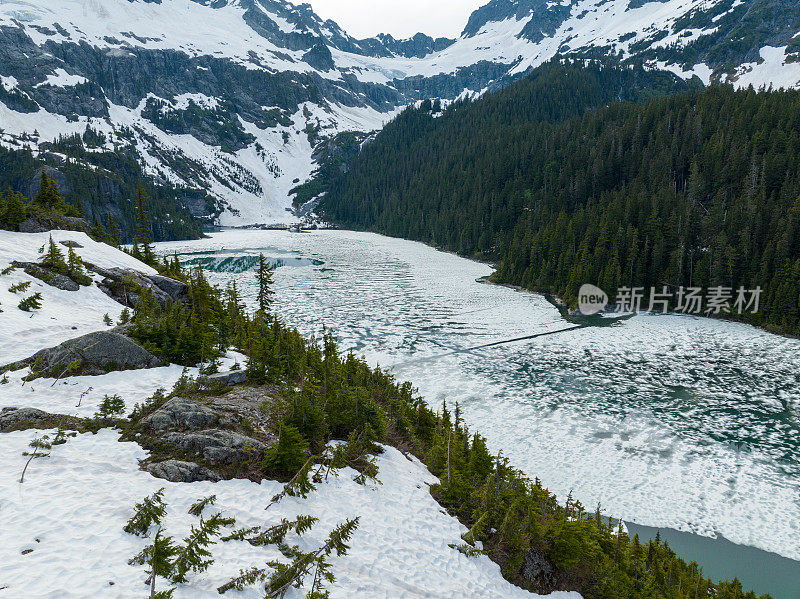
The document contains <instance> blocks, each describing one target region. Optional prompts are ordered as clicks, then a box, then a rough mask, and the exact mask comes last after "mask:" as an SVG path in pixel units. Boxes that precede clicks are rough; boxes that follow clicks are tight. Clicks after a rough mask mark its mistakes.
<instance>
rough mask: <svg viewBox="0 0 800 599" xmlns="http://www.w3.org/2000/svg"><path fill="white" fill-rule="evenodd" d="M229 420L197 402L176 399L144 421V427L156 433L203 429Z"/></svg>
mask: <svg viewBox="0 0 800 599" xmlns="http://www.w3.org/2000/svg"><path fill="white" fill-rule="evenodd" d="M228 422H229V419H227V418H225V417H224V415H221V414H220V413H219V412H216V411H214V410H212V409H211V408H209V407H208V406H205V405H203V404H200V403H198V402H196V401H191V400H189V399H184V398H183V397H174V398H172V399H170V400H169V401H168V402H167V403H165V404H164V405H163V406H161V407H160V408H159V409H158V410H156V411H155V412H153V413H152V414H150V415H149V416H147V417H146V418H144V419H143V420H142V425H143V426H145V427H147V428H149V429H151V430H154V431H166V430H171V429H175V428H182V429H194V430H196V429H201V428H210V427H212V426H214V425H215V424H223V425H224V424H226V423H228Z"/></svg>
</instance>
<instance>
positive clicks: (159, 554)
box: [128, 528, 179, 599]
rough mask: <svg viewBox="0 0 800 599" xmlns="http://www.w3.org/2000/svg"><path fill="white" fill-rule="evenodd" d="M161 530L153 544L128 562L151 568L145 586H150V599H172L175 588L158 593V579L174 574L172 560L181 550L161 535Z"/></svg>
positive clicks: (169, 538) (168, 537)
mask: <svg viewBox="0 0 800 599" xmlns="http://www.w3.org/2000/svg"><path fill="white" fill-rule="evenodd" d="M161 533H162V531H161V528H159V529H158V530H157V531H156V535H155V537H154V538H153V542H152V543H151V544H150V545H148V546H147V547H145V548H144V549H142V551H141V552H140V553H138V554H137V555H135V556H133V557H132V558H131V560H130V561H129V562H128V563H129V564H130V565H132V566H133V565H139V566H143V565H147V566H149V570H148V577H147V579H146V580H145V584H147V585H149V586H150V599H170V598H171V597H172V594H173V593H174V592H175V588H174V587H173V588H171V589H166V590H163V591H159V592H156V577H157V576H163V577H165V578H166V577H169V575H170V573H171V572H172V559H173V558H174V557H175V555H177V553H178V551H179V549H178V547H176V546H175V544H174V543H173V542H172V537H170V536H164V535H162V534H161Z"/></svg>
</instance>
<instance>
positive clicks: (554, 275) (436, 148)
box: [323, 65, 800, 333]
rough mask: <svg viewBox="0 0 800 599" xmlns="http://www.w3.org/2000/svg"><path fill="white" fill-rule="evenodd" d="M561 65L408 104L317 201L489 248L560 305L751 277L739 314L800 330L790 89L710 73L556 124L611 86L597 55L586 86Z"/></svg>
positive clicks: (332, 211)
mask: <svg viewBox="0 0 800 599" xmlns="http://www.w3.org/2000/svg"><path fill="white" fill-rule="evenodd" d="M549 68H550V69H553V70H554V72H557V70H558V67H556V66H554V65H551V66H550V67H549ZM564 69H565V77H559V78H557V82H553V83H551V84H549V85H543V86H541V88H540V89H538V90H537V85H536V82H535V81H526V82H522V83H520V84H517V85H515V86H511V87H509V88H507V89H506V90H504V91H501V92H499V93H497V94H496V95H493V96H490V97H487V98H485V99H482V100H481V101H478V102H474V103H462V104H457V105H454V106H452V107H450V108H448V109H447V110H445V111H444V112H443V114H441V115H437V114H432V110H431V106H430V105H423V106H422V107H420V108H418V109H413V110H407V111H406V112H404V113H403V114H402V115H400V117H399V118H398V119H396V120H395V121H394V122H393V123H391V124H390V125H389V126H387V127H386V128H385V129H384V130H383V131H382V132H381V133H380V134H379V135H378V136H377V138H376V139H375V140H374V141H373V142H372V143H370V144H369V145H367V146H366V147H365V148H364V150H363V151H362V152H361V154H360V155H359V156H358V158H357V159H356V160H354V161H353V163H352V164H351V168H350V170H349V172H348V173H347V174H346V175H343V176H342V177H340V178H338V179H337V180H336V181H335V182H333V183H332V185H331V189H330V192H329V194H328V195H327V197H326V198H325V201H324V204H323V210H324V212H325V214H326V215H327V216H328V217H329V218H331V219H332V220H334V221H336V222H339V223H341V224H344V225H347V226H352V227H357V228H364V229H371V230H375V231H379V232H382V233H386V234H389V235H396V236H401V237H407V238H411V239H417V240H420V241H424V242H427V243H431V244H434V245H437V246H441V247H443V248H447V249H449V250H454V251H457V252H459V253H462V254H465V255H469V256H476V257H479V258H483V259H489V260H497V261H498V262H499V269H498V271H497V273H496V275H495V279H496V280H497V281H499V282H505V283H514V284H519V285H522V286H524V287H526V288H528V289H532V290H542V291H548V292H553V293H556V294H557V295H559V296H561V297H563V298H564V299H565V300H567V301H568V302H571V303H574V302H575V300H576V295H577V291H578V288H579V287H580V285H581V284H583V283H594V284H599V286H600V287H602V288H603V289H605V290H606V291H607V292H608V293H609V294H610V295H611V296H612V297H613V295H614V293H615V291H616V290H617V289H618V288H619V287H620V286H623V285H628V286H639V287H644V288H646V289H649V288H650V287H651V286H655V287H658V288H659V290H660V289H661V287H662V286H664V285H667V286H668V287H669V288H670V290H671V291H675V290H676V289H677V288H678V287H679V286H685V287H690V286H695V287H706V288H709V287H714V286H720V285H721V286H725V287H731V288H732V289H734V290H736V289H737V288H739V287H740V286H743V287H745V288H747V289H753V288H755V287H757V286H761V287H762V288H763V289H764V293H763V295H762V297H761V306H760V312H759V314H757V315H755V316H753V315H743V316H741V318H746V319H748V320H750V321H751V322H753V323H755V324H759V325H763V326H766V327H768V328H770V329H773V330H778V331H781V332H785V333H798V332H800V311H799V310H798V297H800V278H799V276H800V239H798V234H799V233H800V199H799V196H800V172H799V170H798V162H797V159H796V157H797V155H798V152H799V151H800V93H798V92H797V91H777V92H775V91H760V92H757V91H753V90H752V89H750V90H740V91H735V90H734V89H732V88H730V87H725V86H711V87H709V88H706V89H702V90H699V89H698V90H694V91H689V92H682V93H679V94H677V95H671V96H666V97H660V98H652V99H650V100H648V101H646V102H644V103H632V102H616V103H613V104H611V105H609V106H606V107H604V108H601V109H599V110H596V111H586V112H584V114H583V115H581V116H578V117H575V118H572V119H568V120H563V121H561V122H558V121H557V119H558V118H559V116H569V114H570V112H572V113H573V114H574V113H575V112H580V109H581V105H583V106H592V102H595V103H599V102H600V101H601V100H602V99H603V96H602V93H600V95H597V94H598V91H599V90H605V93H607V92H608V90H609V89H615V88H612V87H611V86H610V83H609V81H608V80H607V79H606V74H607V73H608V71H604V73H602V74H596V75H595V76H596V77H598V78H600V81H599V83H598V85H599V88H598V89H595V88H593V87H592V86H589V87H588V88H587V87H585V83H586V79H587V77H589V76H588V75H586V74H578V73H577V71H576V67H564ZM590 72H591V71H590ZM611 72H612V73H613V71H611ZM589 80H590V81H591V78H589ZM570 82H573V83H574V84H575V85H574V86H572V85H570ZM615 91H616V89H615ZM643 95H645V94H644V93H642V92H640V93H638V94H633V95H631V94H628V95H627V97H626V96H625V95H622V96H621V97H622V98H623V99H636V98H637V97H639V98H641V97H642V96H643ZM614 99H616V98H614ZM434 117H438V118H434ZM731 316H735V317H739V316H738V315H731Z"/></svg>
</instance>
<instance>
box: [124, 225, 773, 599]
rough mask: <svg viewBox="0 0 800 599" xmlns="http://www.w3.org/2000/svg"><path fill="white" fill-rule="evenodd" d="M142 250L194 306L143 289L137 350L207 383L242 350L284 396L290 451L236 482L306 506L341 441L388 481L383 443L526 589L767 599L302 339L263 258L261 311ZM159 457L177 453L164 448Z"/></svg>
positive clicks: (153, 405) (610, 597)
mask: <svg viewBox="0 0 800 599" xmlns="http://www.w3.org/2000/svg"><path fill="white" fill-rule="evenodd" d="M131 251H132V253H134V254H135V255H136V256H138V257H140V258H141V259H143V260H145V261H147V262H148V263H150V264H152V265H153V266H155V267H157V268H158V269H159V271H160V272H161V273H162V274H165V275H169V276H172V277H176V278H179V279H181V280H183V281H185V282H186V283H187V284H188V286H189V292H188V298H189V300H188V303H186V304H183V303H180V302H174V303H172V302H170V303H168V304H167V305H166V306H163V307H162V306H160V305H159V303H158V302H156V301H155V299H154V298H153V295H152V291H151V290H150V291H148V290H149V288H143V289H141V290H140V291H141V296H140V300H139V302H138V303H137V305H136V306H135V308H134V310H133V313H132V314H130V313H129V312H128V311H127V310H126V311H125V313H124V318H123V320H124V321H125V322H126V323H128V324H130V330H129V334H130V335H131V336H132V337H133V338H134V339H136V340H137V341H139V342H140V343H141V344H142V345H143V346H144V347H146V348H148V349H149V350H151V351H153V352H155V353H156V354H158V355H159V356H160V357H161V358H162V359H164V360H165V361H170V362H177V363H180V364H185V365H194V364H196V363H198V362H201V361H202V362H204V366H203V369H202V371H203V372H206V373H208V372H213V371H214V368H213V367H214V365H215V362H214V360H215V358H217V357H219V356H220V355H222V353H224V352H225V351H226V350H227V349H229V348H235V349H237V350H239V351H240V352H242V353H244V354H246V356H247V363H246V368H245V371H246V373H247V379H248V384H251V385H262V384H267V385H269V386H270V387H269V388H270V392H269V395H270V396H271V398H270V400H269V401H268V402H266V403H265V405H266V406H268V409H269V411H270V413H272V414H274V415H275V416H276V417H275V418H274V423H273V425H274V432H275V434H276V435H277V439H278V441H277V444H276V446H275V448H274V449H272V450H270V451H269V452H268V453H267V455H266V456H265V457H264V459H263V460H261V461H259V462H255V463H250V462H248V463H247V464H245V468H246V470H245V471H242V472H238V473H231V475H236V476H246V477H249V478H252V479H254V480H261V478H263V477H270V478H278V479H280V480H289V481H290V483H289V484H290V485H292V486H294V487H297V488H303V489H304V491H303V493H304V494H305V493H307V492H310V490H312V489H313V483H314V480H315V476H314V474H313V473H314V471H319V469H320V467H321V466H320V464H322V465H324V464H325V459H326V458H325V454H326V447H327V446H328V442H329V441H331V440H333V439H340V440H345V441H346V444H345V445H343V446H342V447H343V449H342V450H341V451H337V454H336V455H335V457H334V458H333V459H334V462H336V463H337V464H338V466H337V467H341V466H344V465H349V466H351V467H353V468H355V469H357V470H359V471H360V472H361V473H362V474H363V476H364V477H367V478H375V477H377V478H378V479H380V476H381V475H380V472H378V471H376V468H375V466H374V464H373V462H372V458H371V455H373V454H375V453H377V452H380V451H381V448H380V445H379V444H390V445H393V446H395V447H397V448H399V449H400V450H402V451H406V452H409V453H411V454H413V455H416V456H417V457H419V458H420V459H421V460H423V461H424V462H425V464H427V466H428V468H429V469H430V470H431V472H433V473H434V474H435V475H436V476H437V477H439V478H440V482H439V484H437V485H434V486H432V487H431V493H432V494H433V496H434V497H435V498H436V499H437V501H439V503H440V504H441V505H442V506H444V507H445V508H446V509H447V510H448V511H449V512H450V513H451V514H453V515H454V516H456V517H458V518H459V519H460V520H461V521H462V522H463V523H464V524H465V525H466V526H467V527H468V528H469V529H470V530H469V532H468V533H466V534H465V535H464V536H463V541H464V542H463V543H462V544H459V545H453V546H452V549H453V551H461V552H462V553H464V554H465V555H467V556H472V557H474V556H476V555H481V554H483V553H484V552H485V553H487V554H488V555H489V556H490V557H491V558H492V559H493V560H494V561H496V562H497V563H498V564H500V566H501V568H502V572H503V575H504V576H505V577H506V578H507V579H508V580H510V581H512V582H514V583H516V584H518V585H520V586H522V587H524V588H527V589H530V590H533V591H539V592H549V591H551V590H554V589H564V590H578V591H580V592H581V593H582V594H583V596H584V597H586V598H587V599H600V598H607V599H634V598H651V597H653V598H654V597H672V598H675V599H691V598H694V599H696V598H697V597H715V598H717V599H755V597H756V595H755V594H754V593H753V592H745V591H744V590H743V589H742V585H741V583H740V582H739V581H737V580H734V581H732V582H719V583H714V582H712V581H711V580H709V579H708V578H706V577H704V576H703V571H702V568H701V567H700V566H699V565H698V564H696V563H694V562H692V563H689V564H687V563H686V562H684V561H683V560H682V559H680V558H679V557H677V556H676V554H675V552H674V551H673V550H672V549H671V548H670V547H669V546H668V545H667V544H666V543H663V542H661V541H660V539H658V538H657V539H655V540H652V541H648V542H642V541H641V540H640V539H639V537H638V536H634V537H633V538H631V537H629V536H628V535H627V534H626V533H625V531H624V530H623V529H622V527H621V525H619V526H615V525H614V524H613V523H612V522H611V521H609V520H608V519H607V518H605V517H604V516H603V515H602V514H601V511H600V506H597V508H596V509H588V510H587V509H586V507H584V506H583V505H581V503H580V501H579V500H577V499H576V498H574V497H572V496H569V497H566V498H561V501H558V500H557V499H556V497H555V496H554V495H553V494H552V493H550V492H549V491H547V489H545V488H544V487H543V486H542V484H541V483H540V481H538V480H537V479H533V480H531V479H528V478H527V477H526V476H525V475H524V474H523V473H522V472H520V471H519V470H516V469H515V468H514V467H513V465H512V464H510V463H509V461H508V459H506V458H504V457H503V456H502V455H492V454H491V453H490V452H489V450H488V449H487V445H486V441H485V439H484V438H483V437H482V436H481V435H480V434H479V433H478V432H477V431H474V430H470V429H469V428H468V427H467V425H466V424H465V422H464V421H463V419H462V418H461V415H460V410H459V407H458V405H455V406H447V405H442V406H441V408H440V409H438V410H436V411H434V410H432V409H431V408H430V407H429V406H428V404H427V403H426V402H425V401H424V400H423V399H422V398H421V397H419V395H417V393H416V392H415V390H414V389H413V387H412V386H411V384H410V383H399V382H397V381H396V380H395V379H394V378H393V376H392V375H391V374H390V373H388V372H386V371H384V370H381V369H379V368H371V367H370V366H369V365H368V364H367V363H366V362H365V361H364V360H363V359H360V358H358V357H356V356H355V355H354V354H352V353H348V354H343V353H341V352H340V351H339V350H338V348H337V346H336V343H335V340H334V336H333V334H332V332H331V331H329V330H326V331H325V332H324V334H323V336H322V338H321V339H315V338H310V339H309V338H304V337H303V336H302V335H301V334H300V333H299V332H298V331H297V330H296V329H292V328H290V327H288V326H287V325H286V324H284V323H283V322H282V321H281V320H280V319H279V318H278V317H277V316H275V314H274V311H273V306H274V304H275V303H276V302H279V301H280V298H276V296H275V294H274V293H273V290H272V269H271V267H270V266H269V264H268V263H267V261H266V260H265V259H264V257H263V255H262V256H261V259H260V261H259V265H258V268H257V270H256V277H257V280H258V288H259V292H258V306H257V309H256V310H255V311H253V310H250V309H248V308H247V306H246V305H245V304H244V302H243V301H242V298H241V296H240V295H239V292H238V289H237V286H236V283H235V282H234V283H232V284H230V285H229V286H228V287H227V288H226V289H224V290H223V289H218V288H216V287H214V286H212V285H210V284H209V283H208V281H207V279H206V278H205V276H204V274H203V271H202V269H201V268H200V267H197V268H194V269H191V270H188V269H186V268H185V267H183V266H182V265H181V264H180V261H179V259H178V257H177V256H175V257H167V258H165V259H159V258H157V257H156V256H155V254H154V252H153V248H152V246H151V245H150V243H149V242H148V241H147V240H146V239H143V240H142V242H141V244H139V243H137V245H136V246H135V247H134V248H133V250H131ZM209 382H210V381H206V382H205V383H204V382H203V380H202V379H199V380H197V381H196V382H191V381H190V382H187V381H183V382H182V383H181V387H180V388H179V389H177V390H176V393H180V394H182V395H181V396H186V394H187V393H198V394H201V395H202V394H215V393H224V392H225V391H226V387H225V385H224V383H223V384H222V385H221V387H220V386H219V385H218V386H217V387H215V386H214V385H207V384H206V383H209ZM217 382H219V381H217ZM167 399H168V398H167V397H166V396H165V395H164V394H161V393H157V394H156V395H155V396H154V397H153V398H152V399H151V400H149V401H148V402H146V403H145V404H144V405H141V406H137V407H136V409H135V412H136V414H137V418H140V417H142V416H143V415H147V414H149V413H151V412H153V411H154V410H156V409H157V408H158V407H159V406H161V405H163V404H164V402H165V401H166V400H167ZM121 426H123V428H124V431H125V435H126V438H135V434H136V432H138V429H136V427H135V426H134V425H133V424H129V425H125V424H122V425H121ZM147 448H148V449H149V450H151V451H154V452H159V451H163V447H161V446H158V445H154V446H152V447H150V446H148V447H147ZM531 564H534V566H531ZM765 597H766V596H765Z"/></svg>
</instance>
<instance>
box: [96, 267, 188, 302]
mask: <svg viewBox="0 0 800 599" xmlns="http://www.w3.org/2000/svg"><path fill="white" fill-rule="evenodd" d="M89 268H90V269H91V270H92V271H94V272H96V273H97V274H99V275H100V276H101V277H103V282H102V285H99V287H100V289H101V291H103V292H104V293H105V294H106V295H108V296H109V297H111V298H113V299H114V300H116V301H118V302H119V303H121V304H123V305H125V306H134V305H136V302H137V301H138V300H139V295H140V293H141V289H142V288H149V289H150V290H151V291H152V292H153V297H154V298H155V300H156V301H157V302H158V303H159V305H161V307H162V308H163V307H164V306H165V305H166V304H167V302H169V301H178V302H182V301H185V300H186V299H187V298H188V296H189V286H188V285H187V284H186V283H184V282H183V281H178V280H177V279H171V278H169V277H164V276H161V275H145V274H143V273H140V272H138V271H135V270H131V269H128V268H117V267H114V268H101V267H99V266H94V265H89Z"/></svg>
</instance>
